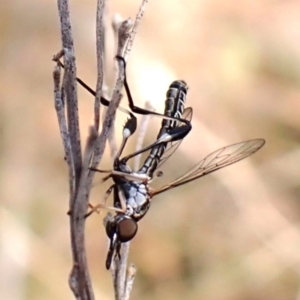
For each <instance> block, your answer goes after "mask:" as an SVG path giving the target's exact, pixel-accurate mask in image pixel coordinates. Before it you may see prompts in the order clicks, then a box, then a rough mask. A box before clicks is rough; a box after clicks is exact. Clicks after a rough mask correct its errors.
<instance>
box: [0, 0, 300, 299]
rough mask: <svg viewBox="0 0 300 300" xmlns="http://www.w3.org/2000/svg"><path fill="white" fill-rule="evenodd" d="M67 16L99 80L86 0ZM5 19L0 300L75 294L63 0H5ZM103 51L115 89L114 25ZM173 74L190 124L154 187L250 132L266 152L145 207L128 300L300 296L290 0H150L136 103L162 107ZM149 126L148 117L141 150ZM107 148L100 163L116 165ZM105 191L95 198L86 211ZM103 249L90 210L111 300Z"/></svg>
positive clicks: (80, 52) (299, 15)
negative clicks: (58, 73)
mask: <svg viewBox="0 0 300 300" xmlns="http://www.w3.org/2000/svg"><path fill="white" fill-rule="evenodd" d="M138 6H139V1H138V0H131V1H129V0H128V1H113V2H112V1H109V15H108V19H111V17H112V14H113V13H116V12H118V13H120V14H121V15H122V16H123V17H125V18H127V17H129V16H130V17H132V18H134V17H135V14H136V12H137V9H138ZM71 9H72V11H71V13H72V22H73V29H74V39H75V50H76V57H77V67H78V75H79V76H80V77H81V78H83V79H84V80H85V81H86V82H87V83H89V84H90V85H91V86H93V87H94V86H95V81H96V61H95V11H96V1H91V0H89V1H88V0H86V1H79V0H77V1H71ZM0 14H1V15H0V30H1V31H0V32H1V34H0V62H1V63H0V72H1V77H0V101H1V109H0V114H1V118H0V124H1V125H0V128H1V142H0V151H1V160H0V178H1V180H0V193H1V207H0V227H1V231H0V234H1V247H0V299H13V300H19V299H33V300H34V299H58V300H59V299H73V295H72V294H71V292H70V291H69V288H68V283H67V280H68V275H69V271H70V267H71V265H70V264H71V259H70V257H71V254H70V240H69V223H68V221H69V220H68V217H67V214H66V212H67V210H68V186H67V184H68V180H67V168H66V165H65V163H64V160H63V149H62V145H61V140H60V136H59V131H58V126H57V120H56V115H55V111H54V106H53V84H52V70H53V63H52V62H51V58H52V55H53V54H54V53H55V52H57V51H58V50H59V49H60V47H61V42H60V29H59V18H58V13H57V5H56V2H55V1H38V0H35V1H34V0H29V1H23V0H15V1H8V0H7V1H5V0H4V1H2V2H1V4H0ZM107 49H108V61H109V63H108V66H107V67H108V71H107V81H108V82H112V78H113V65H112V58H113V39H112V38H111V32H109V33H108V42H107ZM175 79H184V80H185V81H187V82H188V84H189V87H190V90H189V94H188V105H190V106H192V107H193V109H194V117H193V130H192V132H191V133H190V135H189V136H188V137H187V138H186V139H185V140H184V142H183V143H182V145H181V147H180V150H178V151H177V154H176V155H174V157H173V158H172V159H170V160H169V161H168V163H167V164H166V165H164V167H163V171H164V178H163V179H162V180H161V181H160V180H158V182H157V183H156V185H159V184H160V183H164V182H166V181H168V180H171V179H172V178H174V177H176V176H177V175H180V174H182V173H183V172H184V170H186V169H188V168H189V167H191V166H192V165H194V164H196V162H197V161H199V160H200V159H201V158H203V157H204V156H205V155H207V154H209V153H210V152H211V151H213V150H216V149H218V148H220V147H222V146H225V145H228V144H231V143H235V142H239V141H242V140H247V139H252V138H259V137H260V138H265V139H266V141H267V144H266V145H265V147H264V148H263V149H262V150H260V151H259V152H258V153H257V154H255V155H254V156H253V157H251V158H249V159H247V160H245V161H243V162H240V163H238V164H236V165H233V166H230V167H228V168H226V169H224V170H221V171H218V172H216V173H214V174H212V175H210V176H207V177H204V178H202V179H200V180H198V181H196V182H194V183H191V184H188V185H186V186H183V187H181V188H178V189H175V190H173V191H170V192H168V193H165V194H162V195H161V196H158V197H157V198H155V199H154V200H153V205H152V207H151V210H150V211H149V213H148V214H147V216H146V217H145V218H144V219H143V220H142V221H141V222H140V223H139V232H138V235H137V236H136V238H135V239H134V240H133V242H132V244H131V256H130V261H131V262H133V263H135V265H136V266H137V268H138V274H137V278H136V281H135V284H134V291H133V295H132V299H166V300H168V299H173V300H177V299H186V300H189V299H206V300H210V299H211V300H239V299H247V300H260V299H261V300H269V299H270V300H277V299H278V300H279V299H280V300H282V299H296V300H299V299H300V231H299V214H300V202H299V196H300V186H299V177H300V148H299V140H300V131H299V130H300V117H299V116H300V103H299V100H300V3H299V1H296V0H294V1H288V0H286V1H262V0H251V1H250V0H248V1H246V0H245V1H216V0H212V1H208V0H206V1H204V0H203V1H200V0H193V1H183V0H165V1H150V3H149V4H148V6H147V9H146V13H145V16H144V18H143V20H142V22H141V24H140V27H139V29H138V35H137V38H136V40H135V42H134V45H133V49H132V52H131V53H130V56H129V61H128V80H129V83H130V86H131V89H132V93H133V95H134V99H135V101H136V103H138V104H139V105H141V106H143V105H144V103H145V101H146V100H150V101H151V103H152V105H153V106H154V107H155V108H156V110H157V111H162V110H163V105H164V98H165V93H166V90H167V87H168V85H169V84H170V83H171V81H172V80H175ZM79 102H80V112H81V133H82V138H83V140H84V139H85V136H86V132H87V127H88V125H89V124H91V122H92V103H93V99H92V97H91V96H90V95H89V94H88V93H87V92H86V91H84V90H82V89H81V88H79ZM126 103H127V102H126V98H125V99H124V100H123V106H126ZM124 118H125V116H124V115H122V113H119V114H118V119H117V126H116V128H117V134H118V138H119V134H120V131H121V126H122V124H123V122H124ZM159 124H160V121H159V120H158V119H155V118H152V119H151V121H150V124H149V131H151V132H152V135H149V136H147V139H146V142H148V143H150V142H151V141H152V140H153V138H154V137H155V132H156V128H158V126H159ZM150 128H151V130H150ZM118 141H120V139H118ZM135 141H136V138H132V141H131V146H130V147H128V149H127V151H128V152H130V151H133V149H134V143H135ZM106 152H107V155H106V159H105V160H104V161H103V162H102V164H101V167H102V168H105V167H106V168H109V167H110V166H111V160H110V158H109V151H108V149H107V151H106ZM97 178H100V177H99V176H97ZM105 187H106V186H97V187H96V188H95V189H94V190H93V195H92V199H91V201H92V202H93V203H97V202H99V201H100V198H101V194H102V193H104V191H105ZM106 247H107V244H106V237H105V233H104V229H103V226H102V216H99V215H98V216H97V215H94V216H92V217H91V218H90V219H89V220H88V224H87V248H88V256H89V257H88V259H89V264H90V269H91V274H92V278H93V284H94V287H95V293H96V299H113V291H112V284H111V277H110V273H109V272H107V271H106V270H105V267H104V261H105V256H106Z"/></svg>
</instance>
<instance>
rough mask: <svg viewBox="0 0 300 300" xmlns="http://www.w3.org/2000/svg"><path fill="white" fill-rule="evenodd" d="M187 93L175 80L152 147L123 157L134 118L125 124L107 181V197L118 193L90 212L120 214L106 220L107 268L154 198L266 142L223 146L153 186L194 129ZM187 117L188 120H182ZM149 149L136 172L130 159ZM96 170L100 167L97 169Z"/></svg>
mask: <svg viewBox="0 0 300 300" xmlns="http://www.w3.org/2000/svg"><path fill="white" fill-rule="evenodd" d="M186 92H187V86H186V84H185V82H184V81H175V82H173V83H172V84H171V86H170V88H169V90H168V92H167V100H166V104H165V116H166V117H167V118H166V119H164V120H163V121H162V125H161V129H160V131H159V134H158V136H157V140H156V141H155V142H154V143H152V144H150V145H149V146H147V147H145V148H143V149H141V150H139V151H137V152H135V153H133V154H130V155H128V156H126V157H124V158H122V159H120V156H121V154H122V151H123V149H124V147H125V144H126V141H127V140H128V138H129V136H131V134H132V132H131V122H133V121H132V119H131V118H130V119H129V120H128V121H127V123H126V124H125V126H124V129H123V141H122V144H121V147H120V150H119V152H118V155H117V157H116V159H115V161H114V167H113V171H111V173H110V174H109V175H108V176H106V177H105V178H104V180H107V179H108V178H110V177H112V179H113V181H114V184H113V185H112V186H111V187H110V188H109V190H108V191H107V192H106V194H105V200H106V199H107V198H108V196H109V194H110V193H111V192H112V191H113V192H114V193H113V194H114V201H113V207H108V206H106V204H99V205H97V206H95V207H94V208H93V209H92V211H91V212H90V213H92V212H93V211H95V210H96V209H98V208H106V209H109V210H112V211H115V213H116V215H115V216H113V217H112V218H111V219H109V220H108V221H107V223H106V233H107V236H108V238H109V239H110V246H109V251H108V255H107V259H106V268H107V269H109V268H110V265H111V262H112V259H113V257H114V253H115V255H116V256H120V253H119V252H120V248H121V243H124V242H128V241H130V240H131V239H133V238H134V236H135V235H136V233H137V230H138V225H137V222H138V221H139V220H140V219H142V218H143V217H144V216H145V214H146V213H147V211H148V210H149V208H150V204H151V200H152V198H153V197H155V196H156V195H158V194H161V193H163V192H166V191H168V190H171V189H173V188H176V187H179V186H181V185H183V184H186V183H189V182H191V181H193V180H196V179H198V178H201V177H203V176H205V175H207V174H209V173H212V172H214V171H217V170H219V169H221V168H224V167H226V166H229V165H231V164H233V163H236V162H238V161H240V160H242V159H244V158H246V157H248V156H250V155H252V154H254V153H255V152H256V151H258V150H259V149H260V148H261V147H262V146H263V145H264V144H265V140H264V139H253V140H248V141H244V142H240V143H236V144H232V145H229V146H226V147H223V148H220V149H218V150H216V151H214V152H212V153H211V154H209V155H208V156H206V157H205V158H204V159H202V160H201V161H200V162H198V163H197V164H196V165H195V166H194V167H193V168H192V169H190V170H189V171H188V172H186V173H184V174H183V175H181V176H180V177H178V178H177V179H175V180H174V181H172V182H171V183H169V184H167V185H164V186H162V187H160V188H158V189H153V188H151V187H150V185H149V183H150V182H151V181H152V179H153V178H154V176H153V174H154V172H155V170H157V169H158V168H159V167H161V165H162V164H163V163H164V162H165V161H166V160H167V159H168V158H169V157H170V156H171V155H172V154H173V153H174V151H175V150H176V149H177V147H178V146H179V144H180V142H181V141H182V140H183V138H184V137H185V136H186V135H187V134H188V132H189V131H190V128H191V126H187V124H190V121H191V118H192V108H186V109H184V105H185V99H186ZM172 95H173V97H172ZM174 95H175V96H174ZM170 96H171V97H170ZM169 98H171V99H172V98H173V100H172V101H169ZM170 103H172V104H170ZM183 119H184V120H185V122H181V121H182V120H183ZM148 150H150V154H149V155H148V157H147V158H146V160H145V162H144V163H143V165H142V167H141V168H140V169H139V170H138V171H137V172H133V171H132V170H131V168H130V167H129V165H128V164H127V162H128V160H129V159H131V158H132V157H134V156H136V155H138V154H141V153H143V152H145V151H148ZM95 171H97V170H96V169H95ZM104 180H103V181H104ZM90 213H89V214H90Z"/></svg>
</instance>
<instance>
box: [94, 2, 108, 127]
mask: <svg viewBox="0 0 300 300" xmlns="http://www.w3.org/2000/svg"><path fill="white" fill-rule="evenodd" d="M104 17H105V0H98V1H97V17H96V40H97V74H98V76H97V86H96V97H95V105H94V118H95V120H94V124H95V128H96V129H97V130H99V124H100V101H101V95H102V86H103V77H104V61H105V23H104Z"/></svg>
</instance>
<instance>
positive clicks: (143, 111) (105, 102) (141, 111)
mask: <svg viewBox="0 0 300 300" xmlns="http://www.w3.org/2000/svg"><path fill="white" fill-rule="evenodd" d="M116 59H119V60H121V61H122V62H123V64H124V67H125V79H124V87H125V91H126V94H127V97H128V102H129V107H130V109H131V111H132V112H134V113H137V114H140V115H154V116H158V117H160V118H163V119H169V120H175V121H180V122H182V123H185V124H186V125H190V121H188V120H185V119H181V118H175V117H167V116H165V115H163V114H160V113H157V112H154V111H151V110H148V109H145V108H141V107H138V106H135V105H134V102H133V98H132V96H131V93H130V90H129V86H128V83H127V79H126V63H125V60H124V58H123V57H121V56H117V57H116ZM57 62H58V63H59V65H60V66H61V67H62V68H64V65H63V63H62V62H61V61H59V60H57ZM76 80H77V82H78V83H79V84H80V85H81V86H82V87H84V88H85V89H86V90H87V91H88V92H89V93H91V94H92V95H93V96H96V92H95V91H94V90H93V89H92V88H91V87H89V86H88V85H87V84H86V83H85V82H84V81H83V80H82V79H80V78H78V77H76ZM100 101H101V104H103V105H104V106H108V105H109V103H110V101H109V100H107V99H105V98H104V97H101V99H100ZM118 109H119V110H121V111H123V112H125V113H127V114H129V115H130V116H133V117H134V115H133V114H132V113H131V112H130V111H129V110H127V109H126V108H124V107H121V106H119V107H118ZM134 118H135V117H134Z"/></svg>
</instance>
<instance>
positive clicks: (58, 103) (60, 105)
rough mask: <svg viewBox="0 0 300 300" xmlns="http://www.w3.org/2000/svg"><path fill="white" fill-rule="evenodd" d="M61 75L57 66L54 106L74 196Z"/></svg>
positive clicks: (71, 191) (73, 176) (72, 161)
mask: <svg viewBox="0 0 300 300" xmlns="http://www.w3.org/2000/svg"><path fill="white" fill-rule="evenodd" d="M60 75H61V68H60V67H59V65H57V66H55V68H54V71H53V80H54V105H55V110H56V114H57V119H58V125H59V130H60V135H61V138H62V142H63V146H64V152H65V157H66V158H65V159H66V161H67V164H68V168H69V189H70V190H69V192H70V195H73V194H74V191H75V190H74V187H75V170H74V160H73V153H72V149H71V142H70V136H69V131H68V128H67V121H66V116H65V104H64V99H63V98H62V97H63V94H64V93H62V92H61V90H60Z"/></svg>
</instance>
